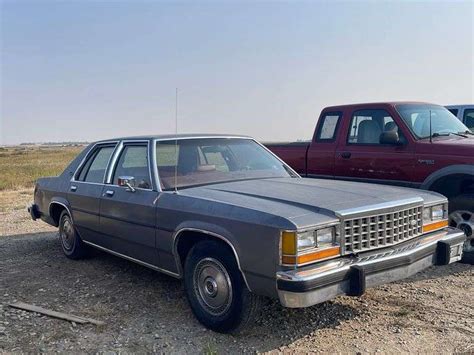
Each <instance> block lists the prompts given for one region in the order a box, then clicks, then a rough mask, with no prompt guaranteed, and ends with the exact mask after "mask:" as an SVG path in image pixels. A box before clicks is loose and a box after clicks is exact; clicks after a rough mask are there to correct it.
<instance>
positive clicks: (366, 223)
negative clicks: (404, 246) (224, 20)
mask: <svg viewBox="0 0 474 355" xmlns="http://www.w3.org/2000/svg"><path fill="white" fill-rule="evenodd" d="M342 229H343V230H342V232H343V235H342V236H341V237H342V240H343V241H344V245H343V247H344V252H345V253H358V252H362V251H366V250H370V249H376V248H383V247H384V246H390V245H395V244H398V243H400V242H403V241H405V240H408V239H411V238H414V237H416V236H419V235H421V234H422V232H423V207H422V206H416V207H410V208H406V209H401V210H397V211H391V212H388V213H378V214H373V215H367V216H362V217H358V218H350V217H349V218H347V219H345V220H344V221H343V228H342Z"/></svg>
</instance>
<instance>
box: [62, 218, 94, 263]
mask: <svg viewBox="0 0 474 355" xmlns="http://www.w3.org/2000/svg"><path fill="white" fill-rule="evenodd" d="M59 241H60V242H61V248H62V250H63V253H64V255H66V256H67V257H68V258H69V259H74V260H77V259H83V258H85V257H87V256H88V255H89V247H88V246H87V245H85V244H84V242H83V241H82V240H81V238H80V237H79V234H77V231H76V229H75V228H74V225H73V223H72V218H71V216H69V214H68V213H67V211H63V212H62V213H61V216H60V217H59Z"/></svg>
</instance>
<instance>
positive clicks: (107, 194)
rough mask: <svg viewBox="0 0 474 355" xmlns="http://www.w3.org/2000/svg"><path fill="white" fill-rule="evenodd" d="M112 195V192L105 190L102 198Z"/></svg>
mask: <svg viewBox="0 0 474 355" xmlns="http://www.w3.org/2000/svg"><path fill="white" fill-rule="evenodd" d="M113 195H114V190H107V191H105V193H104V196H113Z"/></svg>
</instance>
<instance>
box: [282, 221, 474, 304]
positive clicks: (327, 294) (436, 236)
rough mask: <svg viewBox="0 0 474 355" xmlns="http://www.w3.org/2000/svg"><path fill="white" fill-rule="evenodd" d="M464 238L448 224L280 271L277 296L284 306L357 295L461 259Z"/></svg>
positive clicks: (462, 234) (315, 302)
mask: <svg viewBox="0 0 474 355" xmlns="http://www.w3.org/2000/svg"><path fill="white" fill-rule="evenodd" d="M465 240H466V236H465V235H464V233H463V232H461V231H459V230H458V229H453V228H449V229H447V230H443V231H439V232H434V233H431V234H428V235H424V236H421V237H419V238H417V239H415V240H410V241H407V242H404V243H401V244H398V245H396V246H393V247H389V248H384V249H378V250H373V251H370V252H365V253H360V254H358V255H357V256H348V257H342V258H339V259H334V260H330V261H326V262H323V263H320V264H317V265H313V266H312V267H306V268H301V269H297V270H289V271H280V272H278V273H277V288H278V297H279V299H280V302H281V304H282V305H283V306H285V307H290V308H300V307H309V306H312V305H315V304H317V303H321V302H324V301H327V300H330V299H332V298H334V297H336V296H338V295H350V296H360V295H362V294H363V293H364V292H365V289H366V288H367V287H373V286H377V285H381V284H385V283H388V282H392V281H397V280H400V279H404V278H406V277H409V276H411V275H413V274H416V273H417V272H419V271H421V270H424V269H426V268H428V267H430V266H432V265H447V264H450V263H453V262H455V261H458V260H460V259H461V257H462V249H463V243H464V241H465Z"/></svg>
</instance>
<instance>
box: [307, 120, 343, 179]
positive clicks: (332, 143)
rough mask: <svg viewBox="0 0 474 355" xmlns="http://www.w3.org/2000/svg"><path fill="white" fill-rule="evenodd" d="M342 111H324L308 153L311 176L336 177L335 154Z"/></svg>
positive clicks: (309, 174)
mask: <svg viewBox="0 0 474 355" xmlns="http://www.w3.org/2000/svg"><path fill="white" fill-rule="evenodd" d="M341 121H342V112H340V111H337V112H322V113H321V117H320V118H319V120H318V126H317V128H316V130H315V133H314V137H313V141H312V142H311V145H310V146H309V149H308V154H307V158H306V159H307V164H306V165H307V174H308V176H309V177H331V178H333V177H334V154H335V152H336V146H337V137H338V134H339V132H338V131H339V127H340V126H341Z"/></svg>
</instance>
